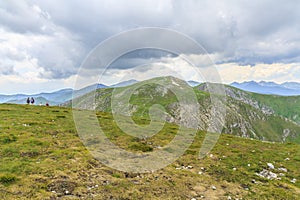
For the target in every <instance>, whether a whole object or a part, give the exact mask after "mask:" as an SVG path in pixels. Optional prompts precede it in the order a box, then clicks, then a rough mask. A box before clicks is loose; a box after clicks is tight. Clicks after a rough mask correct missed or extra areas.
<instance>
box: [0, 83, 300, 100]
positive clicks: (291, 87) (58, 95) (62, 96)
mask: <svg viewBox="0 0 300 200" xmlns="http://www.w3.org/2000/svg"><path fill="white" fill-rule="evenodd" d="M137 82H139V81H137V80H134V79H131V80H127V81H123V82H120V83H117V84H113V85H110V86H107V85H104V84H94V85H90V86H87V87H84V88H82V89H80V90H75V91H74V90H73V89H71V88H67V89H61V90H58V91H55V92H49V93H45V92H43V93H39V94H14V95H0V103H16V104H25V103H26V99H27V97H33V98H35V100H36V101H35V102H36V104H45V103H47V102H48V103H49V104H50V105H59V104H62V103H64V102H66V101H69V100H71V99H72V95H73V92H74V96H75V97H78V96H82V95H84V94H87V93H89V92H91V91H93V90H96V89H100V88H116V87H126V86H130V85H133V84H135V83H137ZM187 83H188V84H189V85H190V86H192V87H195V86H197V85H199V84H201V83H200V82H198V81H193V80H190V81H187ZM230 85H231V86H233V87H236V88H238V89H241V90H245V91H249V92H254V93H259V94H274V95H281V96H295V95H300V83H296V82H285V83H282V84H277V83H274V82H265V81H261V82H255V81H249V82H242V83H237V82H234V83H231V84H230Z"/></svg>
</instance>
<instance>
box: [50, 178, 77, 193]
mask: <svg viewBox="0 0 300 200" xmlns="http://www.w3.org/2000/svg"><path fill="white" fill-rule="evenodd" d="M76 185H77V184H76V183H74V182H71V181H65V180H57V181H54V182H52V183H50V184H49V185H48V191H51V192H52V193H57V194H60V195H69V194H72V192H73V191H74V189H75V187H76Z"/></svg>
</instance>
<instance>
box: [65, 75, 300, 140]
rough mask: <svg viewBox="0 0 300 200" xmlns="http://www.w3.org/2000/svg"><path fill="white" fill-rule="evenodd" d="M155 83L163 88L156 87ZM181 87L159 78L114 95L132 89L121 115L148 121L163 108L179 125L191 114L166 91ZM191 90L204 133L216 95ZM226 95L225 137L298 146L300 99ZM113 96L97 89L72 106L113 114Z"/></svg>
mask: <svg viewBox="0 0 300 200" xmlns="http://www.w3.org/2000/svg"><path fill="white" fill-rule="evenodd" d="M158 82H160V83H163V84H162V85H159V84H156V83H158ZM138 84H139V85H138ZM184 84H185V82H184V81H182V80H180V79H177V78H174V77H158V78H155V79H150V80H146V81H144V82H139V83H137V84H134V85H131V86H128V87H124V88H118V89H117V92H118V93H119V94H120V95H125V96H126V94H127V92H128V91H131V90H132V88H134V92H133V94H132V95H131V97H130V99H129V104H130V107H129V109H128V111H127V110H126V113H125V112H124V111H123V108H124V107H126V105H125V103H124V102H122V101H118V106H119V108H118V110H121V112H123V113H122V114H124V115H130V116H135V117H142V118H146V119H149V109H150V107H151V106H153V105H155V104H159V105H161V106H162V107H164V109H165V114H166V115H167V116H168V117H167V118H168V119H169V122H172V123H177V124H178V123H181V121H182V120H181V119H182V117H184V116H179V115H178V113H183V112H182V111H184V112H185V113H186V115H188V114H189V112H187V111H186V110H188V109H190V110H192V108H191V106H190V105H187V106H186V107H185V108H184V110H183V109H181V108H180V105H179V103H178V99H177V97H176V95H175V94H174V93H173V92H172V91H171V90H170V89H169V88H170V86H175V87H178V88H180V87H183V88H184V87H186V86H182V85H184ZM137 86H139V87H137ZM188 87H189V86H188ZM190 89H191V91H193V93H194V94H195V96H196V98H197V99H196V100H197V101H198V102H199V105H200V108H199V115H198V116H196V118H197V120H198V121H199V122H200V123H201V124H200V126H199V130H206V128H207V126H208V124H209V122H210V119H211V118H212V115H211V99H210V97H211V95H215V94H209V93H208V90H207V86H206V84H201V85H199V86H195V87H193V88H191V87H190ZM225 91H226V98H227V102H226V103H225V105H224V106H225V107H226V112H227V114H226V124H225V127H224V130H223V132H224V133H228V134H233V135H237V136H241V137H248V138H254V139H259V140H265V141H276V142H289V141H293V142H297V143H300V125H299V124H298V125H297V124H296V123H297V122H298V116H300V108H299V102H300V96H298V97H282V98H281V97H277V96H271V95H259V94H253V93H250V92H245V91H242V90H239V89H236V88H234V87H231V86H225ZM114 92H115V91H114V89H113V88H105V89H98V90H97V91H96V92H95V93H88V94H85V95H84V96H81V97H79V98H76V99H75V100H74V102H73V103H74V105H75V106H76V107H77V108H82V109H91V110H93V109H96V110H98V111H104V112H112V110H111V105H112V100H111V97H112V95H113V93H114ZM94 95H95V99H94ZM216 98H218V97H216ZM94 100H95V101H94ZM220 101H221V100H220ZM68 106H69V107H70V106H71V104H70V103H69V104H68ZM214 117H217V118H218V117H219V118H220V119H219V120H222V119H221V115H220V116H218V115H217V116H214ZM287 119H290V120H287ZM185 125H187V126H189V123H188V122H187V123H186V124H185Z"/></svg>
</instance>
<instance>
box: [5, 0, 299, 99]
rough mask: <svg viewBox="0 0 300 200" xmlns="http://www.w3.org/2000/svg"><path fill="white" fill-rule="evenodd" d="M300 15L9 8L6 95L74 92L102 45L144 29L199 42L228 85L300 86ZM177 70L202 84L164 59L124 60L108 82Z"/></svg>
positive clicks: (267, 8) (271, 9) (265, 4)
mask: <svg viewBox="0 0 300 200" xmlns="http://www.w3.org/2000/svg"><path fill="white" fill-rule="evenodd" d="M299 10H300V1H297V0H295V1H292V0H290V1H289V0H288V1H286V0H285V1H283V0H282V1H280V0H276V1H272V0H270V1H267V0H252V1H240V0H239V1H211V0H207V1H203V0H194V1H193V0H184V1H179V0H178V1H176V0H174V1H171V0H157V1H155V0H149V1H145V0H134V1H130V0H124V1H122V0H107V1H98V0H86V1H79V0H72V1H71V0H70V1H68V0H64V1H62V0H45V1H38V0H31V1H30V0H24V1H20V0H2V1H0V84H1V87H0V94H12V93H36V92H41V91H53V90H56V89H60V88H66V87H73V85H74V81H75V80H76V78H77V75H76V74H77V71H78V69H79V67H80V65H81V63H82V62H83V60H84V58H86V56H87V54H88V53H89V52H90V51H91V50H92V49H93V48H95V47H96V45H98V44H99V43H100V42H102V41H103V40H105V39H107V38H109V37H111V36H113V35H115V34H118V33H120V32H124V31H126V30H130V29H134V28H141V27H162V28H169V29H174V30H176V31H179V32H182V33H183V34H186V35H188V36H189V37H191V38H193V39H195V40H196V41H197V42H198V43H199V44H201V45H202V46H203V48H205V50H206V51H207V53H208V56H210V58H211V59H212V60H213V62H215V63H216V66H217V69H218V71H219V74H220V76H221V79H222V81H223V82H224V83H231V82H233V81H238V82H241V81H250V80H256V81H260V80H265V81H275V82H278V83H281V82H285V81H298V82H300V12H299ZM143 39H145V38H143ZM194 56H197V55H194ZM150 61H151V62H150ZM143 63H144V65H143ZM135 65H137V66H138V67H137V68H136V69H133V68H132V67H133V66H135ZM174 70H175V71H176V73H179V74H180V75H181V76H182V77H183V78H185V79H187V80H191V79H193V80H196V81H202V80H200V79H201V77H200V76H198V75H195V73H194V72H193V70H192V68H191V67H189V63H188V62H185V61H184V60H182V59H180V58H179V57H178V56H175V55H172V54H171V53H169V52H159V51H156V52H153V51H146V52H143V51H141V52H137V53H135V54H130V55H127V56H123V57H122V58H120V59H119V61H118V62H115V63H114V66H113V67H112V69H111V70H110V71H108V72H107V73H106V75H105V76H103V79H101V80H102V82H103V83H104V84H113V83H116V82H118V81H119V80H126V79H130V78H136V79H143V78H148V75H149V77H151V75H153V73H156V74H159V75H169V73H170V72H171V71H174ZM171 74H172V73H171Z"/></svg>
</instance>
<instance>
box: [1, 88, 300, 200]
mask: <svg viewBox="0 0 300 200" xmlns="http://www.w3.org/2000/svg"><path fill="white" fill-rule="evenodd" d="M197 95H199V96H200V97H201V96H205V95H208V94H206V93H205V92H201V91H199V93H197ZM202 100H203V101H205V98H202ZM132 101H133V102H134V99H133V100H132ZM200 101H201V99H200ZM232 101H237V100H235V99H232ZM237 105H239V104H237ZM241 105H244V104H243V103H242V102H241ZM233 106H235V105H233ZM237 109H239V113H242V112H245V113H248V112H250V111H251V110H253V108H252V107H249V108H245V109H244V111H243V109H242V107H237ZM247 109H248V110H247ZM232 111H233V109H232ZM138 112H141V111H139V110H138ZM257 113H258V114H261V113H260V112H258V111H257ZM97 116H98V118H99V121H100V123H101V125H102V127H103V129H104V130H105V132H106V135H107V136H108V137H109V139H110V140H111V141H112V142H114V143H115V144H117V145H119V146H121V147H122V148H124V149H127V150H129V151H138V152H147V151H155V150H156V149H157V148H158V146H163V145H165V144H167V143H168V142H169V141H170V140H172V138H173V137H174V135H175V134H176V131H177V129H178V127H177V126H176V125H175V124H166V126H165V128H164V130H163V131H161V132H160V133H159V134H157V135H155V136H154V137H151V138H149V139H136V138H133V137H131V136H128V135H127V134H125V133H123V132H122V131H121V130H120V129H119V128H118V127H116V124H115V123H114V121H113V120H112V116H111V114H110V113H107V112H99V113H97ZM261 116H264V117H267V115H263V114H261ZM271 119H272V120H274V122H273V124H272V126H271V125H270V126H266V124H264V123H263V122H262V124H261V126H262V128H261V129H265V128H266V127H267V128H268V131H267V130H265V131H266V132H268V133H270V134H271V133H272V130H273V128H274V127H273V126H275V124H277V125H278V126H280V124H281V123H283V122H281V121H279V119H280V118H277V117H276V116H274V117H271ZM134 120H135V121H136V122H137V123H139V124H143V123H144V124H146V123H147V117H145V118H141V117H139V116H135V117H134ZM276 120H278V121H276ZM287 125H290V123H288V124H287ZM298 133H299V132H298ZM204 136H205V133H204V132H202V131H198V132H197V135H196V137H195V140H194V142H193V144H192V145H191V146H190V148H189V149H188V151H186V153H185V155H184V156H182V157H181V158H179V159H178V160H177V161H176V162H175V163H173V164H171V165H169V166H168V167H166V168H164V169H161V170H159V171H156V172H153V173H148V174H130V173H124V172H120V171H116V170H114V169H110V168H108V167H106V166H104V165H103V164H101V163H100V162H98V161H97V160H95V159H94V158H93V157H92V156H91V155H90V153H89V152H88V151H87V150H86V148H85V147H84V146H83V144H82V143H81V141H80V139H79V137H78V135H77V133H76V129H75V126H74V122H73V119H72V110H71V109H69V108H60V107H40V106H28V105H7V104H2V105H0V147H1V148H0V198H1V199H56V198H58V197H60V198H61V199H80V198H83V199H192V198H196V199H201V198H202V196H203V197H205V198H206V199H227V198H228V196H230V197H232V199H235V198H243V199H298V198H299V196H300V171H299V166H300V146H299V145H298V144H295V143H293V142H286V143H269V142H261V141H259V140H250V139H245V138H241V137H236V136H233V135H229V134H224V135H221V137H220V138H219V140H218V142H217V144H216V146H215V147H214V149H213V150H212V152H211V155H209V156H207V157H206V158H204V159H201V160H198V159H197V158H198V152H199V148H200V146H201V143H202V140H203V138H204ZM267 163H272V164H273V165H274V166H275V169H273V170H270V171H272V172H274V173H276V174H278V177H280V178H281V179H280V180H277V179H274V180H269V179H266V178H263V177H259V176H257V175H256V173H259V172H261V171H262V170H263V169H267V170H269V169H268V166H267ZM188 166H190V167H188ZM280 167H283V168H286V169H287V172H282V171H280V170H279V169H278V168H280ZM199 172H201V173H199ZM280 173H283V176H279V174H280ZM294 178H295V179H296V180H297V181H296V182H295V183H292V182H291V180H293V179H294Z"/></svg>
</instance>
